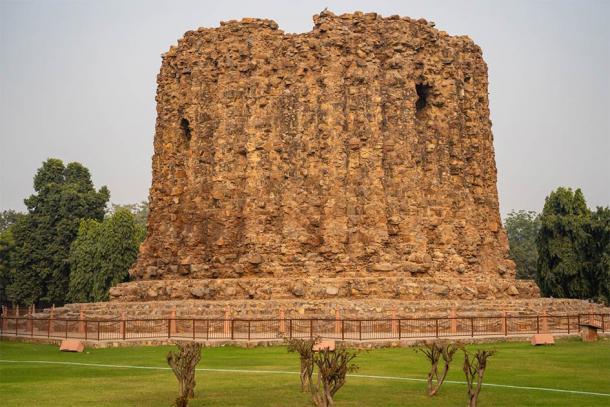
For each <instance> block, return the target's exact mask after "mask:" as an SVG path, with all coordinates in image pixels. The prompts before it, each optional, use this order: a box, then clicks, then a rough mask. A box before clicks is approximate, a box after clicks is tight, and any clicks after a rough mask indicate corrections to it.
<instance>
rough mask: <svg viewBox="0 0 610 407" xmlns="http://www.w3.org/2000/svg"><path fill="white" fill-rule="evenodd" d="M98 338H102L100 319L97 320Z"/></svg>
mask: <svg viewBox="0 0 610 407" xmlns="http://www.w3.org/2000/svg"><path fill="white" fill-rule="evenodd" d="M97 340H98V341H99V340H100V321H97Z"/></svg>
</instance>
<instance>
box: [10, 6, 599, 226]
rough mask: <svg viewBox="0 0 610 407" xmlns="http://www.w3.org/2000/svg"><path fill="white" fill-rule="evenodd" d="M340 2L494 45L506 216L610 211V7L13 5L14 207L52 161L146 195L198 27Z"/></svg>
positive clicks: (301, 23) (127, 196)
mask: <svg viewBox="0 0 610 407" xmlns="http://www.w3.org/2000/svg"><path fill="white" fill-rule="evenodd" d="M325 7H328V8H329V9H330V10H331V11H333V12H335V13H337V14H339V13H344V12H350V11H355V10H361V11H376V12H378V13H380V14H382V15H384V16H389V15H392V14H400V15H403V16H410V17H416V18H419V17H424V18H426V19H428V20H432V21H434V22H436V26H437V28H439V29H441V30H444V31H447V32H448V33H450V34H452V35H458V34H466V35H469V36H470V37H471V38H472V39H474V41H475V42H476V43H477V44H479V45H480V46H481V47H482V48H483V53H484V57H485V60H486V61H487V64H488V66H489V81H490V87H489V92H490V103H491V116H492V121H493V132H494V137H495V148H496V160H497V166H498V190H499V193H500V205H501V210H502V214H503V215H504V214H506V213H507V212H509V211H510V210H511V209H528V210H540V209H541V208H542V205H543V204H544V197H545V196H546V195H547V194H548V193H549V192H550V191H551V190H552V189H554V188H556V187H558V186H571V187H581V188H582V189H583V192H584V193H585V196H586V198H587V200H588V203H589V205H590V206H595V205H604V206H605V205H609V204H610V79H609V78H610V45H609V44H610V31H609V25H610V1H603V0H600V1H594V0H583V1H576V0H574V1H535V0H529V1H523V0H513V1H504V0H497V1H492V0H489V1H432V0H428V1H381V0H376V1H328V0H326V1H298V2H292V1H287V0H284V1H229V0H222V1H135V0H132V1H130V0H104V1H101V0H100V1H65V0H61V1H60V0H39V1H8V0H0V210H1V209H9V208H12V209H19V210H23V209H24V205H23V198H25V197H26V196H28V195H29V194H31V193H32V176H33V175H34V173H35V171H36V169H37V168H38V167H39V166H40V164H41V163H42V162H43V161H44V160H45V159H46V158H48V157H57V158H60V159H63V160H64V161H65V162H68V161H79V162H81V163H83V164H84V165H86V166H87V167H88V168H89V169H90V170H91V172H92V174H93V179H94V182H95V184H96V186H98V187H99V186H101V185H108V187H109V188H110V191H111V194H112V197H111V200H112V202H115V203H131V202H137V201H140V200H143V199H146V198H147V196H148V188H149V187H150V178H151V155H152V147H153V135H154V124H155V101H154V96H155V88H156V84H155V80H156V75H157V73H158V70H159V67H160V63H161V58H160V54H161V53H163V52H165V51H167V49H168V48H169V46H170V45H171V44H174V43H175V42H176V40H177V39H178V38H179V37H181V36H182V34H183V33H184V32H185V31H188V30H191V29H196V28H197V27H200V26H204V27H217V26H218V25H219V22H220V21H221V20H229V19H240V18H242V17H265V18H271V19H273V20H275V21H276V22H277V23H278V24H279V25H280V28H281V29H283V30H284V31H286V32H304V31H309V30H310V29H311V27H312V21H311V17H312V16H313V15H314V14H316V13H318V12H319V11H321V10H322V9H324V8H325Z"/></svg>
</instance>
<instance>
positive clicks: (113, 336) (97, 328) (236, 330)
mask: <svg viewBox="0 0 610 407" xmlns="http://www.w3.org/2000/svg"><path fill="white" fill-rule="evenodd" d="M609 316H610V314H609V313H583V314H576V315H569V314H567V315H543V316H542V317H541V316H540V315H514V316H508V315H505V314H503V315H498V316H474V315H472V316H465V317H447V318H445V317H431V318H408V319H390V318H388V319H341V320H338V319H336V318H327V319H321V318H303V319H298V318H295V319H288V320H286V319H285V318H284V319H230V320H229V319H203V318H202V319H198V318H189V319H178V318H163V319H133V320H125V319H120V320H118V319H114V320H101V319H84V320H83V319H80V318H73V319H69V318H54V317H53V318H51V317H49V318H33V317H32V316H31V315H27V316H14V317H8V313H5V314H3V315H1V316H0V334H3V335H6V334H8V333H10V335H11V336H12V335H14V336H21V337H32V338H33V337H36V336H43V335H46V336H47V337H49V338H51V337H54V338H57V337H59V338H66V339H67V338H84V339H85V340H91V339H95V338H97V340H98V341H99V340H127V339H136V338H161V337H163V336H164V332H163V331H164V330H165V329H166V330H167V331H166V335H167V338H172V337H179V338H189V337H190V338H192V339H193V340H196V339H198V337H201V338H202V339H203V338H205V339H206V340H218V339H223V340H227V339H230V340H239V339H247V340H248V341H250V340H256V339H275V338H279V336H278V333H279V334H281V335H287V336H288V337H289V338H308V337H309V338H311V339H313V338H314V337H324V338H333V339H337V340H359V341H367V340H379V339H403V338H421V339H424V338H430V339H431V338H445V337H459V336H470V337H475V336H483V335H485V336H491V335H500V336H505V337H508V336H511V335H523V334H534V333H541V332H543V331H544V332H547V331H548V332H549V333H567V334H573V333H576V332H577V331H578V326H579V325H580V324H581V323H584V322H589V323H592V324H595V325H597V326H599V331H600V332H602V333H607V332H608V328H607V324H608V321H609V319H610V318H609ZM62 322H63V323H64V326H63V327H61V324H62ZM286 322H287V323H288V327H286V326H285V324H286ZM11 324H14V327H13V325H11ZM201 324H205V335H204V336H202V335H203V333H202V331H203V326H202V325H201ZM574 324H576V325H577V329H576V330H575V329H574V327H573V326H572V325H574ZM468 325H470V326H468ZM83 327H84V328H83ZM45 328H46V329H45ZM58 328H59V329H58ZM62 328H63V329H62ZM83 329H84V332H83ZM90 329H91V330H93V332H89V330H90ZM198 329H199V331H198ZM45 330H46V332H45ZM189 331H190V332H189ZM286 331H287V332H286Z"/></svg>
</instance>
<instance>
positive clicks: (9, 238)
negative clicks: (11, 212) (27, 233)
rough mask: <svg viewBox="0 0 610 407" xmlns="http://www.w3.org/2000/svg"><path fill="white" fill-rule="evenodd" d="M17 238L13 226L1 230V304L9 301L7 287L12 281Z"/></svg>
mask: <svg viewBox="0 0 610 407" xmlns="http://www.w3.org/2000/svg"><path fill="white" fill-rule="evenodd" d="M14 247H15V239H14V238H13V231H12V228H11V227H8V228H7V229H5V230H3V231H0V304H6V303H8V297H7V293H6V288H7V286H8V285H9V283H10V281H11V280H10V278H11V268H12V258H11V257H12V252H13V249H14Z"/></svg>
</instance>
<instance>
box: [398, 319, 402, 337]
mask: <svg viewBox="0 0 610 407" xmlns="http://www.w3.org/2000/svg"><path fill="white" fill-rule="evenodd" d="M401 337H402V323H401V320H400V319H399V320H398V340H400V339H401Z"/></svg>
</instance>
